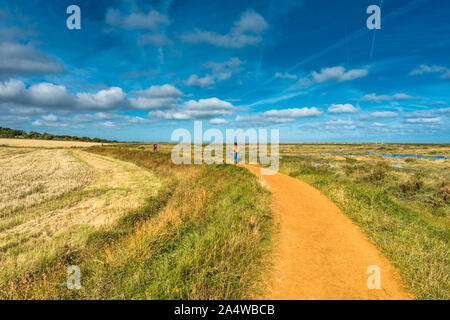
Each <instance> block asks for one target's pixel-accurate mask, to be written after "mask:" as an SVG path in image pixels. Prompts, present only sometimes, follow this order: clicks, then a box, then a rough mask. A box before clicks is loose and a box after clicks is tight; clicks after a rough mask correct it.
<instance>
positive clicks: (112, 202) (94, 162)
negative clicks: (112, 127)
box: [0, 148, 160, 282]
mask: <svg viewBox="0 0 450 320" xmlns="http://www.w3.org/2000/svg"><path fill="white" fill-rule="evenodd" d="M9 149H10V150H12V152H11V153H12V154H11V156H10V157H6V156H5V152H4V151H3V152H0V156H3V157H4V158H1V160H0V161H3V162H4V163H6V165H4V167H5V168H6V169H5V170H2V175H3V176H5V177H4V178H5V179H4V180H5V181H6V182H7V183H8V185H6V186H5V187H4V190H2V191H5V194H6V195H7V196H6V197H5V198H6V199H5V202H6V201H8V207H7V208H9V209H8V210H9V211H8V212H9V213H8V214H3V215H2V219H1V220H0V262H1V264H2V270H1V271H0V282H1V281H6V280H7V279H9V278H11V277H13V276H14V275H18V274H20V273H22V272H31V271H32V270H36V269H39V268H40V266H41V265H42V263H45V262H46V261H49V260H52V259H53V258H55V257H56V256H57V255H58V252H60V251H61V250H62V249H63V248H72V249H74V250H80V249H81V248H83V246H84V245H85V243H86V241H87V239H88V237H89V236H90V235H91V234H92V233H93V232H95V231H96V230H98V228H100V227H103V228H105V227H106V228H107V227H108V226H110V225H111V224H112V223H113V222H115V221H116V220H117V219H118V218H120V217H121V216H122V215H124V214H125V213H127V212H129V211H130V210H136V209H137V208H139V207H140V206H142V205H143V204H144V202H145V201H146V199H147V198H148V197H149V196H152V195H155V194H156V193H157V190H158V188H159V186H160V184H159V182H158V179H157V178H155V177H154V176H153V175H152V174H151V173H150V172H149V171H147V170H144V169H142V168H140V167H138V166H136V165H134V164H131V163H128V162H124V161H119V160H116V159H112V158H109V157H105V156H101V155H94V154H91V153H87V152H84V151H80V150H76V151H71V150H67V149H65V150H53V149H52V150H34V151H30V150H22V151H24V152H25V151H26V152H25V153H24V154H22V155H21V157H19V153H20V152H18V150H15V149H14V148H9ZM13 164H14V165H13ZM94 172H95V174H94ZM94 176H95V179H94V181H93V182H92V183H91V184H89V185H88V186H87V187H86V188H84V189H80V187H81V186H83V185H85V184H86V183H87V182H88V181H89V179H91V178H92V177H94ZM34 185H39V186H42V187H41V188H31V189H30V190H31V191H30V192H28V193H27V194H28V196H29V199H28V200H27V201H25V200H24V199H22V200H21V199H18V200H16V199H14V197H15V194H17V193H18V192H21V191H20V190H25V189H26V190H28V189H27V186H34ZM2 187H3V185H2ZM74 188H78V189H80V190H78V191H76V192H69V191H72V190H74ZM8 190H9V193H8V192H6V191H8ZM11 190H12V192H11ZM35 190H37V191H36V192H33V191H35ZM11 194H12V195H11ZM63 194H64V195H63ZM62 195H63V196H62ZM61 196H62V197H61ZM49 199H53V200H50V201H49ZM44 201H45V202H44ZM11 203H12V204H11ZM13 205H15V206H13ZM4 207H6V206H5V205H4ZM12 208H14V210H13V209H12Z"/></svg>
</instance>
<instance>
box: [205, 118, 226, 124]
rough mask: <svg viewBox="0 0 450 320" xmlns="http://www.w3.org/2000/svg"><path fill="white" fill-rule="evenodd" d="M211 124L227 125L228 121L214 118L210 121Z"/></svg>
mask: <svg viewBox="0 0 450 320" xmlns="http://www.w3.org/2000/svg"><path fill="white" fill-rule="evenodd" d="M209 123H210V124H227V123H228V121H227V120H225V119H221V118H214V119H211V120H210V121H209Z"/></svg>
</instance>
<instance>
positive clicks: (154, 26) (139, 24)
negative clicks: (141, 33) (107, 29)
mask: <svg viewBox="0 0 450 320" xmlns="http://www.w3.org/2000/svg"><path fill="white" fill-rule="evenodd" d="M106 23H107V24H109V25H111V26H115V27H121V28H124V29H127V30H132V29H147V30H153V31H155V30H158V29H159V26H160V25H161V24H162V25H169V24H170V20H169V18H168V17H167V16H165V15H163V14H161V13H159V12H158V11H156V10H150V11H149V12H148V13H147V14H144V13H140V12H135V13H131V14H129V15H127V16H122V15H121V14H120V11H119V10H116V9H109V10H108V12H107V14H106Z"/></svg>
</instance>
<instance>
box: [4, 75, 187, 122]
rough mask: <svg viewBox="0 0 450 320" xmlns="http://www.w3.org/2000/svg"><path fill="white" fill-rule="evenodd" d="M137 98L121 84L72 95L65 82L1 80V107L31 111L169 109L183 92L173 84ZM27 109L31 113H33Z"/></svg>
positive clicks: (144, 92) (150, 88)
mask: <svg viewBox="0 0 450 320" xmlns="http://www.w3.org/2000/svg"><path fill="white" fill-rule="evenodd" d="M132 93H133V94H134V95H136V96H138V97H137V98H134V97H133V98H128V97H127V95H126V94H125V92H123V90H122V89H121V88H119V87H110V88H107V89H104V90H100V91H97V92H93V93H87V92H80V93H76V94H73V93H71V92H69V91H68V90H67V88H66V87H65V86H63V85H55V84H52V83H47V82H42V83H38V84H34V85H32V86H30V87H29V88H26V85H25V83H23V82H22V81H18V80H13V79H12V80H9V81H6V82H3V83H1V82H0V106H2V109H8V110H9V109H13V108H17V109H20V110H25V111H30V112H31V113H35V114H36V113H41V114H42V113H43V110H45V109H47V110H48V109H51V110H60V111H65V112H77V111H101V110H112V109H118V108H122V109H140V110H150V109H168V108H175V107H176V106H177V104H178V103H177V101H178V100H179V99H180V98H181V96H182V95H183V93H182V92H181V91H180V90H178V89H177V88H175V87H174V86H173V85H170V84H165V85H162V86H151V87H149V88H148V89H146V90H138V91H133V92H132ZM30 112H28V113H30Z"/></svg>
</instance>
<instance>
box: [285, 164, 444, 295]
mask: <svg viewBox="0 0 450 320" xmlns="http://www.w3.org/2000/svg"><path fill="white" fill-rule="evenodd" d="M317 161H321V162H322V163H327V162H329V160H328V159H326V158H321V157H317V156H315V158H314V159H311V157H308V156H297V157H285V158H284V159H283V160H282V161H281V166H280V171H281V172H282V173H286V174H289V175H291V176H293V177H297V178H299V179H302V180H304V181H306V182H307V183H309V184H311V185H312V186H314V187H316V188H318V189H319V190H321V191H322V192H323V193H324V194H325V195H327V196H328V197H329V198H330V199H331V200H332V201H333V202H335V203H336V204H337V205H338V207H340V209H341V210H342V211H343V212H344V213H345V214H347V215H348V216H349V217H350V218H351V219H352V220H353V221H354V222H355V223H356V224H357V225H358V226H360V227H361V229H362V230H363V232H364V233H365V234H366V235H367V236H368V237H369V239H370V240H371V241H372V242H373V243H375V244H376V245H377V246H378V247H379V248H380V249H381V251H382V252H383V253H384V254H385V255H386V256H387V257H388V258H389V259H390V260H391V262H393V264H394V265H395V266H396V267H398V268H399V269H400V272H401V275H402V278H403V281H404V283H405V284H406V286H407V288H408V289H410V290H411V292H412V293H413V294H414V296H415V297H416V298H417V299H444V300H445V299H449V297H450V290H449V274H450V267H449V266H450V264H449V236H450V233H449V220H448V218H449V211H450V210H449V208H450V206H449V205H450V203H449V201H448V198H446V199H444V198H443V195H442V191H441V190H442V188H445V186H446V185H447V184H448V179H446V178H447V177H448V174H449V168H448V166H446V164H445V163H444V164H441V163H437V164H436V163H427V162H425V161H421V162H420V165H414V166H413V165H412V164H411V166H413V167H408V168H406V169H397V168H392V167H391V166H389V165H388V163H387V162H381V161H378V162H377V161H356V160H355V159H352V158H349V159H346V160H343V161H333V163H334V164H337V165H338V168H334V169H332V168H329V167H328V166H326V165H319V166H317V167H316V166H314V165H313V163H314V162H317ZM408 165H409V164H408ZM437 198H439V199H441V200H442V201H440V202H439V204H438V205H433V203H434V202H436V199H437Z"/></svg>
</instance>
